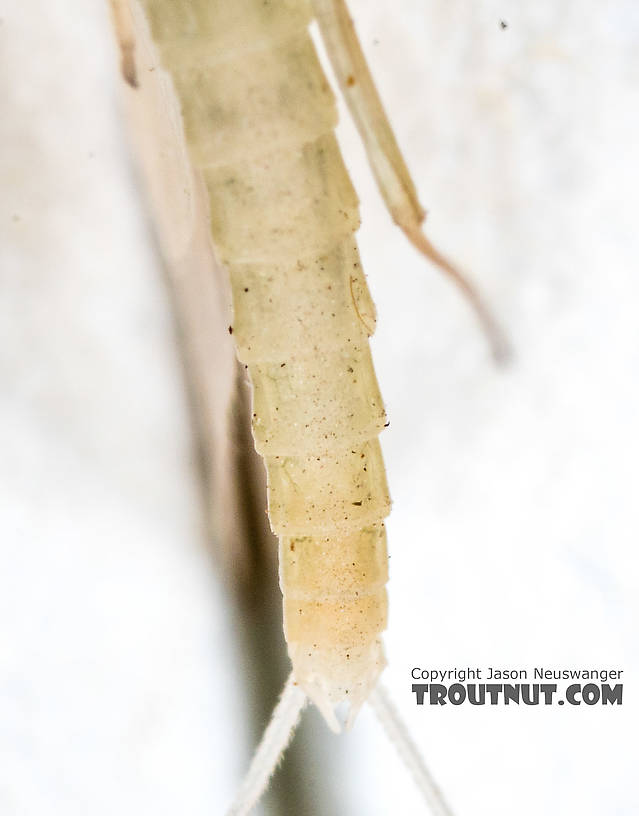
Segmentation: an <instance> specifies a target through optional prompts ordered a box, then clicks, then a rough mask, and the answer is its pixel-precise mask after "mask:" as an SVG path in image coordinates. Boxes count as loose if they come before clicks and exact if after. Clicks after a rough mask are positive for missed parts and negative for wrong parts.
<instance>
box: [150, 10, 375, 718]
mask: <svg viewBox="0 0 639 816" xmlns="http://www.w3.org/2000/svg"><path fill="white" fill-rule="evenodd" d="M143 5H144V6H145V7H146V9H147V12H148V17H149V19H150V22H151V28H152V33H153V35H154V37H155V40H156V42H157V44H158V47H159V50H160V53H161V58H162V61H163V65H164V67H165V68H166V69H167V70H168V71H169V73H170V75H171V77H172V79H173V83H174V86H175V89H176V91H177V94H178V97H179V100H180V104H181V108H182V118H183V126H184V131H185V136H186V139H187V143H188V146H189V154H190V157H191V161H192V162H193V164H194V166H195V167H196V168H197V170H198V171H199V172H200V174H201V176H202V178H203V180H204V182H205V184H206V187H207V190H208V195H209V200H210V221H211V232H212V237H213V242H214V244H215V249H216V254H217V255H218V257H219V259H220V260H221V261H222V262H223V263H224V265H225V266H226V267H227V269H228V270H229V275H230V282H231V288H232V293H233V312H234V317H233V325H232V330H233V335H234V338H235V340H236V343H237V352H238V356H239V359H240V360H241V361H242V362H243V363H244V364H245V367H246V369H247V373H248V376H249V378H250V380H251V383H252V386H253V409H252V413H253V416H252V422H253V435H254V439H255V445H256V449H257V451H258V452H259V453H260V454H261V455H262V456H263V457H264V462H265V465H266V470H267V477H268V479H267V481H268V512H269V518H270V522H271V527H272V529H273V531H274V532H275V533H276V534H277V535H278V536H279V537H280V581H281V587H282V591H283V593H284V629H285V635H286V638H287V642H288V647H289V654H290V656H291V659H292V661H293V670H294V673H295V676H296V679H297V681H298V682H299V683H300V684H301V685H302V687H303V688H304V690H305V691H306V693H307V694H308V695H309V696H310V697H311V699H313V701H314V702H315V703H316V704H317V705H318V706H319V707H320V709H321V711H322V713H323V714H324V715H325V717H326V718H327V721H328V722H329V724H330V725H331V726H333V727H335V725H336V720H335V715H334V713H333V706H334V705H335V703H337V702H340V701H342V700H346V701H349V702H350V703H351V710H352V711H353V712H355V711H356V710H357V709H358V708H359V706H360V705H361V703H362V702H363V701H364V700H365V699H366V697H367V696H368V693H369V692H370V690H371V688H372V687H373V686H374V684H375V682H376V680H377V677H378V675H379V672H380V671H381V669H382V668H383V665H384V657H383V652H382V647H381V642H380V634H381V632H382V631H383V630H384V629H385V627H386V616H387V604H386V591H385V588H384V587H385V583H386V580H387V553H386V534H385V529H384V524H383V519H384V518H385V517H386V516H387V515H388V513H389V511H390V498H389V494H388V487H387V484H386V476H385V470H384V463H383V460H382V456H381V451H380V447H379V442H378V438H377V437H378V435H379V432H380V431H381V430H382V429H383V427H384V426H385V424H386V415H385V412H384V407H383V403H382V399H381V395H380V392H379V387H378V384H377V380H376V377H375V372H374V369H373V364H372V360H371V356H370V351H369V343H368V337H369V335H370V334H372V332H373V330H374V327H375V308H374V306H373V303H372V301H371V298H370V294H369V292H368V288H367V286H366V281H365V278H364V275H363V273H362V269H361V265H360V260H359V254H358V251H357V246H356V243H355V239H354V232H355V231H356V230H357V228H358V226H359V210H358V201H357V196H356V194H355V191H354V190H353V187H352V185H351V182H350V179H349V177H348V174H347V172H346V169H345V167H344V163H343V160H342V157H341V154H340V151H339V147H338V145H337V142H336V139H335V136H334V133H333V129H334V127H335V124H336V121H337V114H336V109H335V103H334V99H333V95H332V93H331V91H330V88H329V86H328V83H327V81H326V78H325V77H324V74H323V72H322V70H321V67H320V65H319V62H318V60H317V56H316V54H315V50H314V47H313V44H312V42H311V40H310V37H309V34H308V31H307V26H308V23H309V21H310V14H309V12H308V8H307V6H306V4H305V3H303V2H292V0H289V1H288V2H280V3H269V4H265V3H263V2H262V1H261V0H241V1H240V2H234V3H229V2H226V0H195V1H192V2H190V3H188V4H187V3H186V2H185V0H179V2H176V0H144V3H143ZM171 21H172V22H171ZM207 37H208V39H207Z"/></svg>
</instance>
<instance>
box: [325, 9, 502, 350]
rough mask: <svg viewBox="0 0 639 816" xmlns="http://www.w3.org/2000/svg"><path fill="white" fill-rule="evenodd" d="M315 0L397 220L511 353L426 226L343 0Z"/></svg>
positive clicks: (498, 346)
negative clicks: (460, 291) (426, 230)
mask: <svg viewBox="0 0 639 816" xmlns="http://www.w3.org/2000/svg"><path fill="white" fill-rule="evenodd" d="M312 3H313V8H314V11H315V16H316V17H317V21H318V23H319V27H320V31H321V33H322V39H323V41H324V45H325V46H326V51H327V53H328V57H329V59H330V62H331V65H332V66H333V70H334V71H335V75H336V77H337V81H338V83H339V86H340V89H341V91H342V94H343V96H344V99H345V100H346V104H347V105H348V108H349V110H350V113H351V116H352V117H353V120H354V122H355V125H356V126H357V129H358V131H359V134H360V136H361V138H362V141H363V142H364V147H365V149H366V153H367V155H368V161H369V163H370V166H371V169H372V171H373V175H374V176H375V180H376V181H377V185H378V187H379V190H380V192H381V194H382V197H383V198H384V201H385V203H386V207H387V208H388V210H389V212H390V214H391V216H392V218H393V221H394V222H395V223H396V224H397V225H398V226H399V227H400V228H401V229H402V230H403V232H404V234H405V235H406V237H407V238H408V240H409V241H410V242H411V243H412V244H413V246H414V247H415V248H416V249H417V250H419V252H421V253H422V255H424V256H425V257H426V258H428V260H430V261H431V262H432V263H434V264H435V265H436V266H438V267H439V268H440V269H441V270H442V271H443V272H445V273H446V274H447V275H448V276H449V277H450V278H451V280H453V281H454V282H455V283H456V284H457V286H458V287H459V288H460V289H461V290H462V292H463V293H464V296H465V297H466V298H467V300H468V301H469V303H470V304H471V305H472V307H473V308H474V310H475V313H476V314H477V317H478V318H479V321H480V323H481V325H482V327H483V329H484V331H485V332H486V334H487V336H488V339H489V342H490V344H491V348H492V352H493V356H494V358H495V359H496V360H497V361H500V362H502V361H505V360H506V359H507V358H508V356H509V348H508V343H507V341H506V339H505V337H504V336H503V334H502V332H501V330H500V329H499V327H498V325H497V323H496V321H495V319H494V318H493V317H492V315H491V314H490V311H489V310H488V308H487V306H486V305H485V303H484V302H483V300H482V298H481V296H480V294H479V292H478V291H477V290H476V288H475V287H474V286H473V284H472V283H471V282H470V281H469V280H468V279H467V278H466V277H465V276H464V275H463V274H462V273H461V272H460V271H459V270H458V269H457V268H456V267H455V266H454V265H453V264H452V263H451V262H450V261H449V260H448V259H447V258H445V257H444V256H443V255H442V254H441V253H440V252H439V251H438V250H437V249H435V247H434V246H433V245H432V244H431V243H430V241H429V240H428V239H427V238H426V236H425V235H424V233H423V231H422V226H421V225H422V222H423V220H424V216H425V210H424V208H423V207H422V206H421V204H420V203H419V200H418V198H417V191H416V189H415V184H414V182H413V180H412V178H411V176H410V173H409V172H408V168H407V167H406V163H405V161H404V157H403V156H402V154H401V151H400V149H399V146H398V144H397V140H396V139H395V135H394V133H393V131H392V128H391V126H390V122H389V121H388V117H387V116H386V112H385V111H384V107H383V105H382V102H381V99H380V97H379V93H378V92H377V88H376V87H375V82H374V81H373V77H372V76H371V72H370V69H369V67H368V64H367V63H366V58H365V57H364V53H363V51H362V47H361V45H360V43H359V40H358V38H357V34H356V32H355V26H354V24H353V20H352V18H351V16H350V14H349V11H348V8H347V6H346V3H345V1H344V0H312Z"/></svg>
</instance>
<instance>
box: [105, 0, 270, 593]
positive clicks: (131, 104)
mask: <svg viewBox="0 0 639 816" xmlns="http://www.w3.org/2000/svg"><path fill="white" fill-rule="evenodd" d="M111 8H112V13H113V20H114V29H115V33H116V37H117V39H118V44H119V47H120V53H121V67H122V73H123V77H124V79H125V80H126V83H127V84H126V86H125V87H126V88H127V89H128V90H127V92H126V93H125V94H124V102H125V105H126V114H127V120H128V125H129V134H130V138H131V140H132V142H133V149H134V153H135V155H136V159H137V164H138V168H139V170H140V173H141V176H142V180H143V183H144V187H145V190H146V194H147V198H148V200H149V204H150V208H151V211H152V215H153V222H154V226H155V233H156V235H157V238H158V241H159V243H160V248H161V251H162V255H163V257H164V260H165V267H166V271H167V276H168V278H169V282H170V286H169V289H170V292H171V295H172V299H173V303H174V309H175V313H176V317H177V322H178V330H179V332H180V337H181V343H182V347H183V351H184V357H185V364H186V370H187V381H188V384H189V390H190V392H191V403H192V406H193V414H194V419H195V426H196V431H197V435H198V437H199V446H198V447H199V450H200V459H201V465H202V471H203V476H204V483H205V490H206V498H207V501H206V507H207V511H208V513H209V521H210V525H211V528H212V534H213V536H214V538H215V541H216V549H217V554H218V556H219V558H220V560H221V562H222V564H223V565H224V567H225V570H226V571H227V572H228V573H229V574H230V573H232V574H233V575H234V576H235V581H236V582H237V583H238V586H244V585H248V584H251V583H252V582H253V581H254V580H255V576H254V575H253V572H254V571H255V564H256V563H259V562H260V560H261V559H262V557H267V558H268V557H272V554H271V552H270V551H271V550H272V547H271V546H269V545H270V544H271V541H270V535H269V533H268V531H267V529H266V528H267V525H266V520H265V517H264V513H263V511H262V510H261V505H262V500H261V495H262V493H263V491H264V489H265V487H264V478H263V471H262V468H261V466H259V462H257V457H256V456H255V454H252V455H251V454H250V448H252V445H251V446H250V448H249V438H250V430H249V429H248V427H247V425H248V420H247V417H248V411H249V406H248V392H247V389H246V388H245V386H244V382H243V381H244V379H245V378H244V372H243V369H241V368H240V367H239V365H238V363H237V359H236V354H235V346H234V343H233V340H232V338H231V337H230V335H229V332H228V327H229V315H228V302H229V300H230V293H229V287H228V280H227V275H226V273H225V271H224V270H223V269H222V268H221V265H220V263H219V261H218V260H217V259H216V257H215V252H214V249H213V245H212V242H211V234H210V229H209V220H210V219H209V201H208V195H207V192H206V187H205V185H204V183H203V180H202V175H201V173H200V172H198V170H197V168H195V167H194V165H193V163H192V162H191V160H190V158H189V155H188V150H187V146H186V140H185V136H184V126H183V122H182V115H181V112H180V102H179V100H178V98H177V96H176V93H175V88H174V85H173V82H172V80H171V77H170V76H169V74H168V73H167V72H166V71H165V70H164V68H163V67H162V65H161V63H160V58H159V54H158V49H157V47H156V45H155V43H154V42H153V39H152V37H151V33H150V31H149V26H148V23H147V20H146V17H145V14H144V13H143V11H142V9H141V7H140V6H139V4H138V3H131V4H130V5H129V3H128V2H126V0H111ZM132 79H134V81H131V80H132ZM252 485H254V486H255V487H254V489H249V488H251V486H252ZM256 548H259V549H260V552H259V553H256V552H255V549H256ZM262 553H263V555H262Z"/></svg>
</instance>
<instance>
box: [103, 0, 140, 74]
mask: <svg viewBox="0 0 639 816" xmlns="http://www.w3.org/2000/svg"><path fill="white" fill-rule="evenodd" d="M109 5H110V6H111V14H112V16H113V27H114V28H115V36H116V37H117V40H118V45H119V46H120V66H121V71H122V76H123V77H124V79H125V80H126V81H127V82H128V84H129V85H130V86H131V87H132V88H137V87H138V77H137V71H136V67H135V35H134V33H133V20H132V18H131V10H130V9H129V4H128V3H127V0H109Z"/></svg>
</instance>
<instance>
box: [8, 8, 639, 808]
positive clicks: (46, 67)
mask: <svg viewBox="0 0 639 816" xmlns="http://www.w3.org/2000/svg"><path fill="white" fill-rule="evenodd" d="M373 5H374V6H375V7H374V8H372V6H373ZM105 6H106V4H102V3H99V2H97V1H95V0H94V2H84V3H81V2H79V0H60V2H57V3H55V4H53V3H49V2H44V0H27V2H23V3H21V4H11V7H10V8H9V7H8V4H7V0H4V2H3V3H0V9H1V10H2V11H1V13H0V17H1V22H0V100H1V103H0V104H1V105H2V118H1V122H0V134H1V142H2V156H1V157H0V168H1V173H2V191H1V194H0V196H1V200H0V240H1V245H0V275H1V290H0V293H1V294H0V310H1V315H0V318H1V322H0V333H1V334H0V339H1V342H0V378H1V379H0V389H1V401H0V411H1V414H0V445H1V452H2V458H1V460H0V462H1V464H0V491H1V493H0V536H1V542H2V543H1V550H0V557H1V564H0V812H1V813H2V814H7V815H8V814H11V816H13V814H20V815H21V816H22V814H42V815H43V816H45V814H46V815H47V816H48V814H65V816H76V815H77V816H79V814H87V813H91V814H113V813H119V814H140V813H154V814H167V815H168V814H175V813H188V814H211V813H216V814H217V813H221V812H222V810H223V806H224V804H225V803H226V802H228V800H229V798H230V796H231V795H232V792H233V789H234V787H235V785H236V784H237V781H238V779H239V776H240V774H241V772H242V770H243V767H244V762H245V757H244V755H243V753H242V750H241V746H242V741H243V740H244V739H245V736H246V729H245V726H244V724H243V722H242V707H241V704H240V700H239V699H238V689H239V688H240V687H241V686H240V684H238V683H237V677H236V672H237V671H238V669H237V663H236V662H234V660H235V658H234V655H233V649H232V636H233V634H232V631H231V622H230V619H229V614H228V610H227V605H226V599H225V595H224V592H223V590H222V588H221V587H220V586H219V584H218V580H217V577H216V573H215V571H214V569H213V567H212V564H211V561H210V559H209V558H208V556H207V554H206V547H205V544H204V526H203V516H202V510H201V507H200V504H199V494H198V491H197V486H196V481H195V479H196V476H195V464H194V453H193V445H192V440H191V436H190V431H189V427H188V411H187V405H186V398H185V396H184V387H183V379H182V373H181V369H180V362H179V355H178V352H177V349H176V345H175V332H174V327H173V323H172V318H171V314H170V309H169V304H168V298H167V293H166V290H165V286H164V279H163V276H162V272H161V271H160V267H159V265H158V260H157V257H156V255H155V251H154V249H153V245H152V241H151V238H150V235H151V232H150V229H149V226H148V223H147V220H146V215H145V210H144V204H143V201H142V199H141V197H140V193H139V191H138V190H137V189H136V186H135V176H134V173H133V170H132V166H131V159H130V156H129V152H128V148H127V143H126V135H125V124H124V122H123V120H122V117H121V108H120V103H119V96H118V87H117V86H118V82H119V76H118V73H117V67H116V57H115V53H114V48H113V44H112V40H111V34H110V29H109V19H108V16H107V10H106V8H105ZM351 7H352V11H353V13H354V16H355V19H356V20H357V23H358V29H359V33H360V36H361V39H362V42H363V45H364V47H365V50H366V53H367V55H368V56H369V58H370V60H371V63H372V66H373V70H374V73H375V76H376V79H377V80H378V83H379V86H380V89H381V93H382V97H383V99H384V101H385V103H386V104H387V108H388V111H389V113H390V115H391V120H392V121H393V123H394V126H395V129H396V133H397V135H398V138H399V141H400V144H401V146H402V148H403V150H404V152H405V155H406V157H407V159H408V163H409V166H410V167H411V170H412V172H413V174H414V177H415V179H416V181H417V186H418V188H419V190H420V193H421V198H422V201H423V203H424V204H425V206H426V207H427V209H428V210H429V217H428V221H427V225H428V232H429V235H430V237H431V238H432V239H433V240H434V241H435V242H436V243H438V244H439V245H440V247H441V248H442V249H443V250H444V251H446V252H447V253H448V254H450V255H451V256H453V257H454V258H455V259H456V260H457V261H458V262H459V263H460V264H461V265H462V266H463V267H464V268H465V269H467V270H470V271H471V273H472V276H473V279H474V280H476V281H478V282H480V284H481V286H482V289H483V291H484V293H485V294H486V297H487V299H488V300H489V301H490V303H491V305H492V307H493V309H494V311H495V312H496V313H497V314H498V315H499V317H500V319H501V321H502V323H503V324H504V326H505V327H506V329H507V332H508V335H509V337H510V338H511V341H512V343H513V346H514V349H515V359H514V362H513V364H512V365H511V366H510V368H508V369H507V370H498V369H497V368H495V367H494V365H493V364H492V363H491V360H490V358H489V355H488V354H487V350H486V346H485V343H484V342H483V338H482V337H481V336H480V334H479V332H478V329H477V326H476V324H475V322H474V319H473V317H472V315H471V314H470V312H469V309H468V308H467V306H466V304H465V303H464V302H463V301H462V300H461V299H460V298H459V296H458V294H457V292H456V291H455V290H454V289H453V288H452V287H451V286H450V285H449V283H448V282H447V281H445V280H444V279H443V278H442V277H441V276H440V275H439V274H438V273H437V272H436V271H435V270H433V269H432V268H430V267H428V266H427V265H425V264H424V263H422V262H421V260H420V259H419V258H418V257H417V256H416V254H415V252H414V251H413V250H412V249H411V248H410V247H409V246H408V245H407V244H406V242H405V241H404V239H403V237H402V236H401V234H400V233H399V231H398V230H397V229H396V228H394V227H393V226H392V224H391V223H390V221H389V219H388V216H387V214H386V213H385V211H384V209H383V207H382V205H381V203H380V200H379V197H378V195H377V192H376V190H375V187H374V184H373V182H372V180H371V178H370V175H369V172H368V169H367V167H366V162H365V158H364V157H363V155H362V151H361V147H360V145H359V143H358V142H357V139H356V136H355V134H354V131H353V128H352V126H351V125H350V124H349V123H347V122H344V123H343V124H342V125H341V126H340V131H339V135H340V139H341V141H342V144H343V147H344V151H345V154H346V158H347V163H348V165H349V167H350V168H351V171H352V175H353V179H354V182H355V185H356V187H357V190H358V193H359V195H360V198H361V201H362V217H363V224H364V225H363V227H362V229H361V231H360V234H359V237H360V246H361V251H362V257H363V261H364V266H365V268H366V270H367V272H368V275H369V283H370V287H371V290H372V293H373V297H374V299H375V300H376V303H377V305H378V312H379V320H378V331H377V335H376V337H375V338H374V342H373V353H374V358H375V361H376V366H377V371H378V375H379V379H380V383H381V386H382V393H383V394H384V395H385V399H386V403H387V409H388V412H389V415H390V418H391V427H390V429H389V430H388V431H386V432H385V434H384V437H383V447H384V452H385V456H386V461H387V465H388V473H389V483H390V486H391V492H392V496H393V500H394V509H393V514H392V516H391V518H390V520H389V524H388V528H389V543H390V548H391V562H390V563H391V574H392V577H391V581H390V585H389V592H390V610H391V612H390V625H389V630H388V632H387V635H386V644H387V651H388V656H389V663H390V666H389V668H388V670H387V671H386V673H385V683H386V685H387V686H388V687H389V689H390V691H391V694H392V695H393V697H394V699H395V700H396V702H397V704H398V706H399V708H400V709H401V711H402V713H403V715H404V717H405V718H406V720H407V721H408V723H409V725H410V727H411V730H412V732H413V734H414V735H415V738H416V740H417V741H418V743H419V745H420V747H421V748H422V749H423V751H424V753H425V755H426V757H427V759H428V761H429V764H430V766H431V768H432V770H433V771H434V773H435V775H436V777H437V778H438V779H439V781H440V783H441V785H442V787H443V788H444V789H445V791H446V793H447V795H448V798H449V800H450V802H451V804H452V806H453V808H454V810H455V811H456V813H457V814H458V816H483V814H486V815H487V814H490V816H506V815H507V814H508V816H510V814H513V813H517V814H518V816H529V815H530V816H532V814H535V815H537V814H540V813H544V814H553V815H554V814H557V816H559V814H562V815H563V814H568V813H570V814H572V813H575V814H579V815H580V816H600V815H601V814H606V816H608V814H610V815H611V816H612V815H613V814H614V816H625V815H626V814H631V813H636V812H637V808H638V807H639V801H638V799H637V792H636V785H635V784H634V780H633V779H632V778H631V770H632V771H633V772H634V770H635V767H636V757H633V755H632V753H633V750H636V739H635V740H633V741H632V742H631V739H630V734H631V718H632V717H633V715H634V714H635V712H636V704H635V702H634V698H635V696H636V682H635V678H634V677H633V674H632V672H633V670H634V671H636V667H637V660H636V657H637V656H636V645H635V644H636V640H637V637H636V635H637V631H636V615H637V602H636V594H637V593H636V587H637V571H636V546H637V540H638V533H639V510H638V507H637V493H638V490H637V488H638V486H639V485H638V482H639V480H638V477H637V461H638V459H639V443H638V437H637V414H638V409H639V387H638V384H637V373H638V363H639V328H638V325H639V324H638V320H637V311H638V306H639V284H638V282H637V262H636V258H637V249H638V247H639V241H638V240H637V228H636V219H637V212H638V204H639V201H638V197H639V194H638V192H637V191H638V190H639V161H638V157H637V151H636V141H637V134H638V133H639V90H638V89H639V49H638V48H637V44H638V42H639V7H638V6H637V5H636V4H634V3H631V2H623V0H612V2H609V3H605V4H603V3H595V2H590V1H589V0H582V2H564V3H553V2H550V0H541V2H537V3H534V4H533V3H523V2H509V3H506V2H502V3H497V2H493V1H492V0H485V1H483V2H479V3H471V2H469V0H464V1H463V2H462V1H461V0H456V1H454V2H443V0H440V2H435V0H429V2H425V0H401V1H400V0H395V2H391V0H379V2H377V3H375V4H370V3H366V2H364V0H357V2H355V0H353V2H352V3H351ZM500 20H505V21H506V22H507V24H508V26H507V28H506V29H503V28H502V27H501V26H500ZM343 118H344V117H343ZM416 665H419V666H423V667H429V666H433V667H439V668H442V667H448V666H466V665H469V666H473V665H480V666H488V665H494V666H503V667H527V668H529V667H532V666H536V665H540V666H546V667H559V668H563V667H565V668H575V667H609V668H621V669H624V671H625V679H626V685H625V702H624V705H623V707H621V708H604V707H592V708H586V707H585V706H582V707H580V708H571V707H570V706H564V707H563V708H559V707H556V706H555V707H550V708H544V707H540V708H526V707H522V708H514V707H512V706H511V707H509V708H505V707H503V706H498V707H484V708H476V707H470V706H460V707H459V708H454V707H452V706H446V707H445V708H442V709H435V708H432V709H431V708H429V707H426V706H425V707H424V708H419V709H418V708H417V707H416V706H415V704H414V697H413V695H411V694H410V683H411V680H410V669H411V668H412V667H413V666H416ZM255 671H256V673H257V672H259V667H255ZM309 716H312V715H309ZM313 723H314V727H316V728H318V729H320V728H323V725H322V723H321V721H320V720H319V718H318V717H314V718H313ZM634 729H635V730H634V733H635V734H636V723H635V726H634ZM331 739H332V738H331ZM335 739H336V740H340V741H341V742H340V744H341V752H340V754H339V756H340V758H341V760H343V761H344V763H345V764H344V768H343V771H342V777H340V779H341V778H343V779H345V780H347V783H346V782H345V783H343V784H344V788H343V792H342V796H343V799H342V805H341V809H340V813H344V814H350V813H353V814H354V813H358V814H359V813H366V814H386V813H399V812H401V813H402V814H413V813H415V814H416V813H422V812H423V808H422V806H421V805H420V802H419V799H418V798H417V796H416V794H415V793H414V791H413V789H412V783H411V782H410V780H409V779H408V778H407V777H406V776H405V773H404V771H403V769H402V768H401V767H400V766H399V765H398V762H397V760H396V759H395V757H394V755H393V754H392V752H391V750H390V748H389V747H388V746H386V744H385V743H384V742H383V739H382V736H381V734H380V732H379V730H378V728H377V726H376V724H375V723H374V722H373V721H372V719H371V718H370V716H369V715H368V714H367V713H364V714H363V715H362V717H361V719H360V722H359V723H358V725H357V727H356V729H355V731H354V732H353V733H352V734H350V735H347V736H346V737H340V738H335ZM335 744H336V745H337V742H336V743H335ZM633 759H634V762H633ZM309 761H312V758H309ZM316 784H317V785H318V786H321V784H322V780H321V779H318V780H317V781H316ZM398 798H401V805H400V804H398V803H397V799H398ZM296 816H302V815H301V814H298V815H296Z"/></svg>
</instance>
